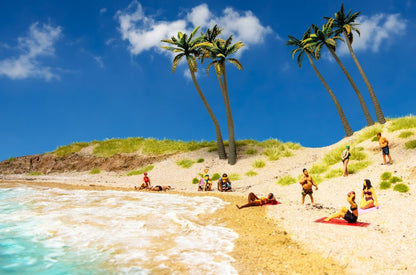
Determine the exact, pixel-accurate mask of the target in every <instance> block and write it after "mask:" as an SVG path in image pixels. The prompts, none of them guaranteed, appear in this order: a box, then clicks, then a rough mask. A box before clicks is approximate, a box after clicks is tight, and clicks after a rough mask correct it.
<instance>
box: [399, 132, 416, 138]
mask: <svg viewBox="0 0 416 275" xmlns="http://www.w3.org/2000/svg"><path fill="white" fill-rule="evenodd" d="M414 134H415V133H413V132H412V131H403V132H401V133H400V134H399V135H398V137H399V138H408V137H410V136H413V135H414Z"/></svg>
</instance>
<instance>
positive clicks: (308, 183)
mask: <svg viewBox="0 0 416 275" xmlns="http://www.w3.org/2000/svg"><path fill="white" fill-rule="evenodd" d="M299 183H300V185H302V204H304V202H305V197H306V195H309V197H311V202H312V205H315V203H314V201H313V196H312V194H313V191H312V186H315V190H318V185H316V183H315V182H314V181H313V178H312V176H311V175H309V173H308V170H307V169H306V168H304V169H303V175H302V177H301V178H300V181H299Z"/></svg>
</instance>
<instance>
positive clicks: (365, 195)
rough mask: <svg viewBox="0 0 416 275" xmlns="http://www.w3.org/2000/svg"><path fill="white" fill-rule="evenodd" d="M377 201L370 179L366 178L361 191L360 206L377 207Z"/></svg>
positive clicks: (365, 207) (364, 207)
mask: <svg viewBox="0 0 416 275" xmlns="http://www.w3.org/2000/svg"><path fill="white" fill-rule="evenodd" d="M377 206H378V201H377V196H376V193H375V192H374V188H373V186H371V181H370V180H368V179H365V180H364V184H363V191H362V192H361V201H360V208H361V209H367V208H371V207H377Z"/></svg>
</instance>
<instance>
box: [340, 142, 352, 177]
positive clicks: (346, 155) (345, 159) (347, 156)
mask: <svg viewBox="0 0 416 275" xmlns="http://www.w3.org/2000/svg"><path fill="white" fill-rule="evenodd" d="M350 156H351V152H350V146H349V145H347V146H346V147H345V150H344V151H343V152H342V154H341V160H342V164H343V165H344V171H343V173H342V176H343V177H347V176H348V162H349V161H350Z"/></svg>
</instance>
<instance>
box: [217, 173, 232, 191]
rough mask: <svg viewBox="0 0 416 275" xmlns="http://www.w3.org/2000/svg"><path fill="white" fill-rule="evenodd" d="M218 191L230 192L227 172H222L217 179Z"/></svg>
mask: <svg viewBox="0 0 416 275" xmlns="http://www.w3.org/2000/svg"><path fill="white" fill-rule="evenodd" d="M218 191H220V192H232V191H233V190H232V188H231V181H230V179H229V178H228V175H227V174H225V173H224V174H222V177H221V178H219V179H218Z"/></svg>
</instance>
